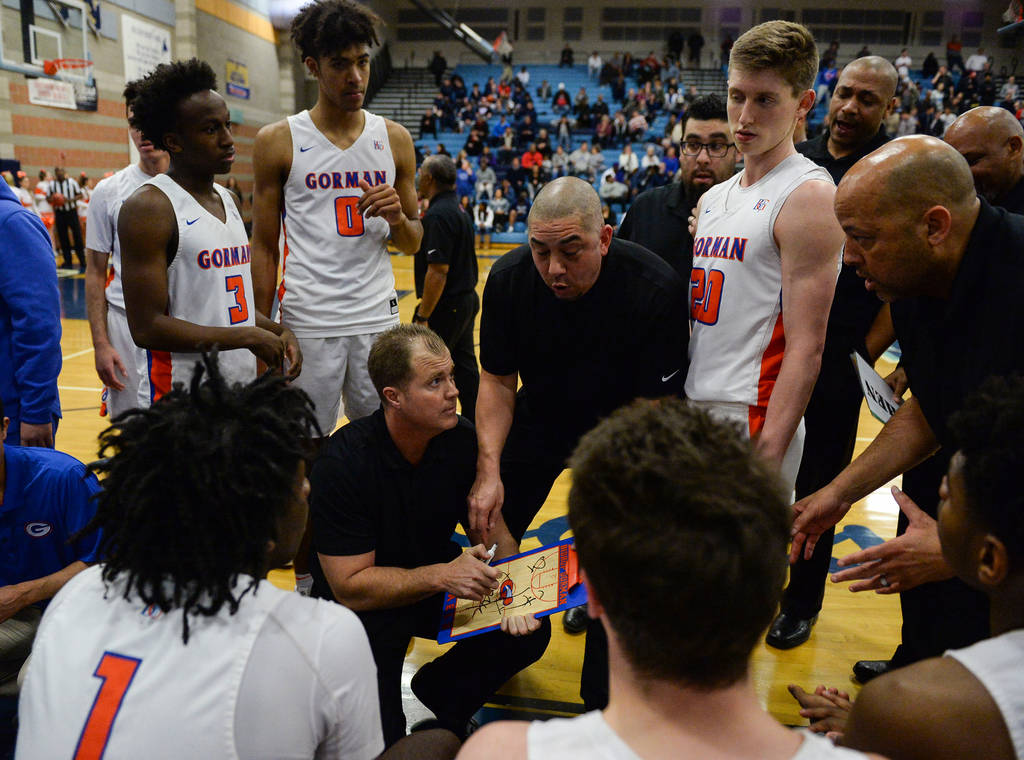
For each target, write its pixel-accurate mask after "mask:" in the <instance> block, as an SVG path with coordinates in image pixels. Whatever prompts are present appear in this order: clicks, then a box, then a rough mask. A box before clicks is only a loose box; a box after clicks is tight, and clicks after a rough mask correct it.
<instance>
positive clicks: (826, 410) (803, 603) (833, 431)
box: [782, 356, 864, 618]
mask: <svg viewBox="0 0 1024 760" xmlns="http://www.w3.org/2000/svg"><path fill="white" fill-rule="evenodd" d="M863 398H864V397H863V395H862V394H861V391H860V384H859V382H858V380H857V376H856V374H855V372H854V369H853V363H852V362H851V361H850V359H849V357H842V356H835V357H829V358H825V357H823V359H822V365H821V372H820V373H819V375H818V380H817V382H816V383H815V385H814V391H813V392H812V393H811V398H810V401H808V402H807V411H805V412H804V428H805V431H806V437H805V438H804V453H803V457H802V459H801V460H800V471H799V473H798V474H797V476H796V498H797V499H802V498H804V497H805V496H810V495H811V494H812V493H814V492H815V491H817V490H818V489H819V488H823V487H824V486H826V485H828V484H829V483H830V482H831V481H832V479H833V478H835V476H836V475H838V474H839V473H840V472H841V471H842V469H843V468H844V467H846V465H848V464H849V463H850V460H851V459H852V458H853V447H854V444H856V442H857V423H858V421H859V417H860V407H861V400H862V399H863ZM835 532H836V531H835V528H830V529H829V530H827V531H826V532H825V533H823V534H822V536H821V538H820V539H818V543H817V545H816V546H815V547H814V554H813V555H812V556H811V558H810V559H809V560H805V559H804V558H803V556H802V555H801V557H800V559H798V560H797V561H796V563H795V564H793V565H790V568H789V585H788V586H787V587H786V591H785V593H784V594H783V597H782V611H783V612H785V613H787V614H789V615H793V616H795V617H798V618H812V617H814V616H815V615H817V614H818V612H819V611H820V610H821V602H822V599H823V598H824V596H825V581H826V580H827V578H828V571H829V566H830V565H831V562H832V541H833V539H834V538H835Z"/></svg>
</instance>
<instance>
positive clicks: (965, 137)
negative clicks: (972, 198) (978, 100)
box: [945, 106, 1024, 205]
mask: <svg viewBox="0 0 1024 760" xmlns="http://www.w3.org/2000/svg"><path fill="white" fill-rule="evenodd" d="M945 140H946V142H947V143H949V144H950V145H951V146H952V147H954V148H955V149H956V150H957V151H958V152H959V153H960V154H961V155H962V156H963V157H964V158H965V159H966V160H967V163H968V165H969V166H970V169H971V174H972V176H973V177H974V185H975V187H976V188H977V191H978V194H979V195H982V196H984V197H985V199H986V200H988V201H989V202H990V203H994V204H996V205H999V203H1000V201H1001V200H1002V199H1003V198H1004V197H1005V196H1006V194H1007V193H1008V192H1010V190H1012V189H1013V187H1014V185H1016V184H1017V183H1018V182H1020V180H1021V177H1022V176H1024V128H1022V127H1021V124H1020V122H1019V121H1017V119H1016V117H1015V116H1014V115H1013V114H1012V113H1010V112H1009V111H1007V110H1006V109H1005V108H997V107H994V106H981V107H979V108H972V109H971V110H969V111H967V112H966V113H964V114H963V115H962V116H960V118H958V119H957V120H956V121H954V122H953V123H952V124H951V125H950V127H949V129H948V130H946V135H945Z"/></svg>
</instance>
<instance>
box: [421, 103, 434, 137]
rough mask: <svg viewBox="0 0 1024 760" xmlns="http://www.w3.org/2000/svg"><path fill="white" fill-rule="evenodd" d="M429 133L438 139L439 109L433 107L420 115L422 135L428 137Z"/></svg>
mask: <svg viewBox="0 0 1024 760" xmlns="http://www.w3.org/2000/svg"><path fill="white" fill-rule="evenodd" d="M428 133H429V134H431V135H433V136H434V139H435V140H436V139H437V111H436V110H435V109H434V108H433V107H431V108H428V109H427V110H426V111H425V112H424V114H423V115H422V116H421V117H420V137H426V136H427V134H428Z"/></svg>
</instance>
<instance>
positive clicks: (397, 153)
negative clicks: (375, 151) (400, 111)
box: [384, 118, 416, 165]
mask: <svg viewBox="0 0 1024 760" xmlns="http://www.w3.org/2000/svg"><path fill="white" fill-rule="evenodd" d="M384 124H385V125H386V126H387V129H388V142H390V143H391V153H392V154H393V155H394V157H395V164H396V165H397V164H398V162H399V159H402V160H403V161H411V162H413V163H414V164H415V161H416V156H415V152H414V150H413V144H412V135H410V134H409V130H408V129H406V128H405V127H403V126H402V125H401V124H399V123H398V122H397V121H391V119H387V118H385V119H384Z"/></svg>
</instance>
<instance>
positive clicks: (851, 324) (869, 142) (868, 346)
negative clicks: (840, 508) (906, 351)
mask: <svg viewBox="0 0 1024 760" xmlns="http://www.w3.org/2000/svg"><path fill="white" fill-rule="evenodd" d="M898 81H899V77H898V75H897V73H896V69H895V68H893V65H892V64H891V63H889V62H888V61H887V60H885V59H884V58H880V57H879V56H866V57H864V58H858V59H856V60H855V61H853V62H851V63H849V64H847V66H846V67H845V68H844V69H843V71H842V73H841V74H840V75H839V79H838V81H837V83H836V89H835V93H834V94H833V96H832V101H831V103H830V104H829V111H828V113H829V118H828V123H829V127H828V129H826V130H825V131H824V132H822V134H821V135H819V136H818V137H816V138H814V139H812V140H807V141H805V142H802V143H800V144H799V145H797V146H796V149H797V151H798V152H800V153H802V154H803V155H805V156H807V158H809V159H811V160H812V161H814V162H815V163H816V164H818V165H819V166H821V167H823V168H824V169H825V170H826V171H827V172H828V173H829V174H830V175H831V176H832V179H833V181H834V182H835V183H836V184H839V182H840V180H842V178H843V175H844V174H846V172H847V170H848V169H849V168H850V167H851V166H853V165H854V164H855V163H857V162H858V161H859V160H860V159H861V158H863V157H864V156H866V155H867V154H868V153H871V152H872V151H874V150H876V149H877V148H880V147H881V146H882V145H884V144H885V143H887V142H888V141H889V138H888V137H886V134H885V130H884V129H882V120H883V119H885V117H886V116H887V115H888V114H889V113H890V112H891V111H892V109H893V107H894V106H895V105H896V98H895V97H894V95H895V92H896V84H897V82H898ZM882 309H883V306H882V303H881V301H879V300H878V299H877V298H876V297H875V296H874V295H873V294H872V293H869V292H867V291H866V290H865V289H864V281H863V280H861V278H859V277H858V276H857V272H856V271H855V270H854V268H853V267H851V266H847V265H844V266H843V267H842V269H841V270H840V272H839V279H838V281H837V282H836V292H835V296H834V297H833V299H832V309H831V311H830V312H829V315H828V329H827V332H826V335H825V349H824V351H823V352H822V355H821V369H820V371H819V372H818V379H817V380H816V381H815V384H814V390H813V391H812V393H811V398H810V400H809V401H808V402H807V409H806V411H805V412H804V425H805V427H806V431H807V437H806V439H805V441H804V455H803V459H801V461H800V471H799V473H798V474H797V478H796V497H797V499H802V498H803V497H804V496H807V495H809V494H812V493H814V492H815V491H817V490H818V489H819V488H821V487H822V486H824V485H825V484H827V483H828V482H829V481H831V480H832V478H834V477H835V476H836V475H838V474H839V471H840V470H842V469H843V468H844V467H845V466H846V465H848V464H849V463H850V460H851V459H852V458H853V447H854V444H855V443H856V441H857V423H858V420H859V417H860V407H861V399H862V398H863V396H862V394H861V389H860V380H859V379H858V377H857V373H856V371H855V370H854V368H853V363H852V362H851V361H850V354H851V353H853V352H854V351H856V352H857V353H859V354H861V356H863V357H864V358H865V359H867V360H868V362H869V363H872V364H873V363H874V361H875V360H876V359H877V358H878V357H879V356H880V355H881V354H882V353H883V352H884V351H885V349H886V348H887V347H888V346H889V344H890V343H891V342H892V328H891V326H890V323H889V319H888V307H885V313H882V314H881V315H880V312H881V311H882ZM876 320H877V324H876ZM873 328H874V329H873ZM834 533H835V531H834V530H830V531H828V532H827V533H826V534H825V535H823V536H822V537H821V540H820V541H819V542H818V548H817V549H816V550H815V552H814V556H813V557H811V559H809V560H804V559H800V560H798V561H797V562H796V564H794V565H793V566H792V567H791V568H790V575H789V585H788V586H787V587H786V591H785V593H784V595H783V597H782V605H781V608H780V611H779V614H778V616H777V617H776V618H775V620H773V621H772V624H771V627H770V628H769V629H768V635H767V637H766V641H767V642H768V643H769V644H770V645H772V646H774V647H778V648H780V649H790V648H791V647H795V646H797V645H799V644H802V643H804V642H805V641H807V639H808V637H809V636H810V635H811V627H812V626H813V625H814V622H815V621H816V620H817V616H818V612H819V611H820V610H821V602H822V599H823V598H824V595H825V580H826V578H827V577H828V570H829V565H830V564H831V561H832V539H833V535H834Z"/></svg>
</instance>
